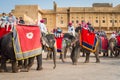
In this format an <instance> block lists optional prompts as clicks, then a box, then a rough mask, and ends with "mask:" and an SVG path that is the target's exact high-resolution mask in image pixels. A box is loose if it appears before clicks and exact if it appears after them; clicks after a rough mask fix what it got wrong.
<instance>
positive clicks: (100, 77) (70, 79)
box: [0, 55, 120, 80]
mask: <svg viewBox="0 0 120 80" xmlns="http://www.w3.org/2000/svg"><path fill="white" fill-rule="evenodd" d="M44 56H45V55H44ZM100 59H101V63H95V57H93V55H91V57H90V63H83V62H84V60H85V58H84V57H80V58H79V63H78V65H72V63H71V60H70V58H67V59H66V62H65V63H62V62H61V61H60V60H59V59H57V68H56V69H53V62H52V60H48V61H46V60H43V68H44V69H43V70H42V71H36V70H35V69H36V61H35V64H34V65H33V67H32V68H31V70H30V71H29V72H20V73H11V69H10V72H9V73H0V80H119V79H120V59H119V58H104V57H101V58H100Z"/></svg>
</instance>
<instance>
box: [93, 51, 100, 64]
mask: <svg viewBox="0 0 120 80" xmlns="http://www.w3.org/2000/svg"><path fill="white" fill-rule="evenodd" d="M94 54H95V57H96V63H100V58H99V53H94Z"/></svg>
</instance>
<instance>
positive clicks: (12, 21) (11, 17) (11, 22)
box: [7, 12, 16, 31]
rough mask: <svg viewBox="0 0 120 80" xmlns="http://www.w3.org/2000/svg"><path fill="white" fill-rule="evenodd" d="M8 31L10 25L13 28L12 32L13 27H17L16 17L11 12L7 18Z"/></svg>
mask: <svg viewBox="0 0 120 80" xmlns="http://www.w3.org/2000/svg"><path fill="white" fill-rule="evenodd" d="M7 22H8V23H7V30H8V27H9V25H10V26H11V30H10V31H12V30H13V27H14V25H16V17H15V16H14V15H13V13H12V12H11V13H9V16H8V17H7Z"/></svg>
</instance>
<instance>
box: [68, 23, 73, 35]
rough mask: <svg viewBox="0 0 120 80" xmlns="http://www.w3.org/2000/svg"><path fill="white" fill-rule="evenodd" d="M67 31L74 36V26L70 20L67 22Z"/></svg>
mask: <svg viewBox="0 0 120 80" xmlns="http://www.w3.org/2000/svg"><path fill="white" fill-rule="evenodd" d="M68 33H70V34H71V35H73V36H75V28H74V26H73V25H72V23H71V22H70V23H69V24H68Z"/></svg>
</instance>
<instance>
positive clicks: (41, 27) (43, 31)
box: [39, 19, 48, 34]
mask: <svg viewBox="0 0 120 80" xmlns="http://www.w3.org/2000/svg"><path fill="white" fill-rule="evenodd" d="M44 22H45V20H43V19H42V20H40V24H39V27H40V30H41V32H42V34H47V33H48V30H47V28H46V25H45V24H44Z"/></svg>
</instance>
